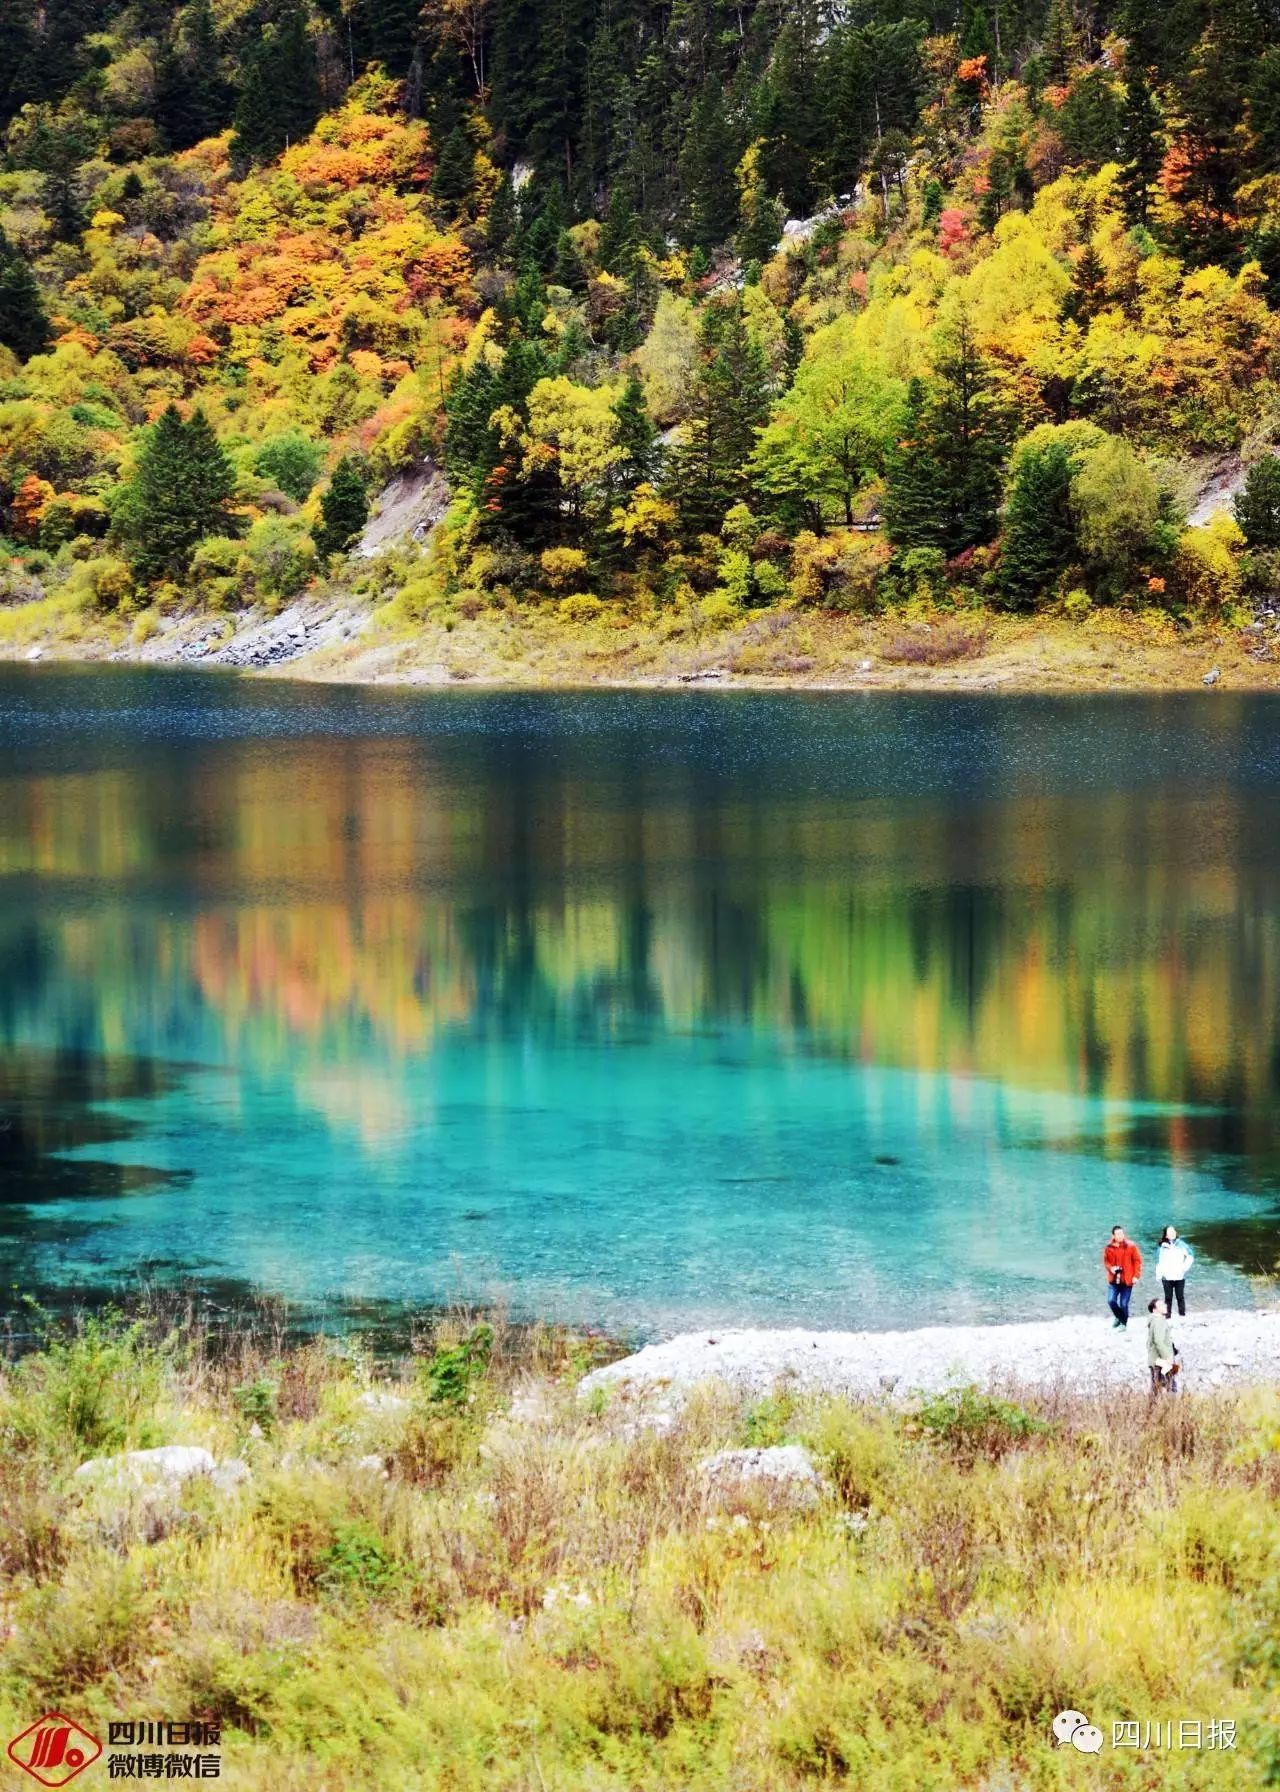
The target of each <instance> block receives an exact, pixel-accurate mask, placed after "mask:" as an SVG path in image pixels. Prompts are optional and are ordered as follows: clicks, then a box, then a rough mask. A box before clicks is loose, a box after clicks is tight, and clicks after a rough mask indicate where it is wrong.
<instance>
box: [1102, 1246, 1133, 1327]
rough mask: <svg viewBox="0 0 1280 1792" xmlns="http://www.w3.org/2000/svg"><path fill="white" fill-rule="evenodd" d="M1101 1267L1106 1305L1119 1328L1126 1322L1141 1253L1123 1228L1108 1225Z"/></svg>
mask: <svg viewBox="0 0 1280 1792" xmlns="http://www.w3.org/2000/svg"><path fill="white" fill-rule="evenodd" d="M1102 1267H1103V1269H1104V1270H1105V1271H1106V1276H1107V1305H1108V1306H1109V1307H1110V1308H1111V1319H1112V1323H1113V1325H1118V1326H1120V1327H1121V1328H1123V1327H1124V1326H1126V1325H1128V1323H1129V1302H1130V1301H1131V1300H1132V1299H1133V1285H1134V1283H1135V1282H1136V1281H1137V1280H1138V1277H1139V1276H1140V1275H1141V1274H1142V1252H1141V1251H1140V1250H1139V1249H1138V1247H1137V1245H1136V1244H1134V1242H1133V1240H1132V1239H1131V1238H1126V1237H1125V1235H1124V1227H1123V1226H1112V1228H1111V1237H1110V1239H1109V1240H1108V1242H1107V1244H1106V1247H1105V1249H1104V1250H1103V1253H1102Z"/></svg>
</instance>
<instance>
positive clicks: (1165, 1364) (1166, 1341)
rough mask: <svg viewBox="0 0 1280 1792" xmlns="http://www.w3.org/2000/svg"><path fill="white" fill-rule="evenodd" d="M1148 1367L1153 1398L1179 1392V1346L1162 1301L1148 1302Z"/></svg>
mask: <svg viewBox="0 0 1280 1792" xmlns="http://www.w3.org/2000/svg"><path fill="white" fill-rule="evenodd" d="M1147 1367H1148V1368H1149V1369H1150V1371H1151V1398H1152V1399H1153V1400H1154V1399H1155V1397H1156V1395H1157V1394H1176V1393H1177V1391H1178V1346H1177V1345H1176V1344H1175V1343H1174V1341H1173V1333H1172V1332H1171V1331H1170V1330H1169V1313H1168V1309H1167V1308H1166V1307H1164V1306H1163V1305H1162V1304H1161V1302H1160V1301H1158V1300H1152V1301H1148V1302H1147Z"/></svg>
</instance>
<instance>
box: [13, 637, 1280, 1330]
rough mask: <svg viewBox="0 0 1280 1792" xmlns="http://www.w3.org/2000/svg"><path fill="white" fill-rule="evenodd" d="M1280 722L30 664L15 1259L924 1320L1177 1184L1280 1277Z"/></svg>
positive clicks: (577, 1314)
mask: <svg viewBox="0 0 1280 1792" xmlns="http://www.w3.org/2000/svg"><path fill="white" fill-rule="evenodd" d="M1278 719H1280V707H1278V706H1277V702H1276V701H1273V700H1267V699H1245V698H1237V697H1233V696H1231V695H1229V694H1226V693H1221V692H1214V693H1206V694H1204V695H1203V696H1201V695H1199V694H1197V695H1194V696H1172V697H1152V698H1140V699H1133V698H1128V697H1105V698H1099V699H1065V700H1051V699H1040V698H997V699H987V698H967V697H943V696H934V697H925V696H919V697H917V696H872V695H865V694H851V695H847V696H846V695H838V696H836V695H833V696H816V695H815V696H806V695H781V694H780V695H756V694H713V693H706V694H697V693H689V692H678V693H653V694H648V693H645V694H635V693H590V694H586V693H583V694H521V695H512V694H498V693H472V692H466V691H447V692H442V693H438V694H437V693H430V694H427V693H405V692H389V691H374V690H359V689H339V688H331V689H326V688H323V687H307V686H301V685H289V684H285V683H276V682H271V683H266V682H237V681H234V680H232V679H230V678H223V677H220V676H217V675H208V674H206V675H195V674H192V675H188V674H185V673H172V672H170V673H156V672H143V671H137V670H126V669H73V670H62V669H59V668H54V667H22V668H12V669H8V670H4V669H0V1180H2V1187H0V1195H2V1197H3V1200H2V1201H0V1279H2V1280H3V1283H4V1286H5V1288H6V1290H11V1289H12V1288H13V1287H14V1286H16V1287H20V1288H22V1289H24V1290H27V1291H30V1292H33V1293H35V1294H38V1295H39V1296H40V1297H41V1298H43V1299H45V1300H48V1301H54V1302H59V1301H64V1300H66V1299H67V1298H68V1297H76V1298H83V1297H91V1296H93V1295H95V1294H97V1295H101V1294H103V1293H104V1292H105V1291H107V1290H110V1289H113V1288H126V1289H127V1288H130V1287H132V1286H135V1285H136V1284H137V1283H138V1282H139V1280H146V1281H150V1282H162V1283H163V1282H167V1281H180V1280H183V1279H184V1278H189V1279H193V1280H194V1281H195V1282H196V1283H197V1284H198V1285H201V1286H203V1287H206V1288H208V1289H210V1290H213V1291H215V1293H216V1296H217V1298H218V1299H219V1300H230V1299H232V1298H233V1296H234V1295H235V1294H236V1292H237V1291H240V1290H243V1289H261V1290H266V1291H270V1292H272V1293H280V1294H284V1295H286V1296H288V1297H290V1298H291V1299H293V1300H296V1301H298V1302H300V1303H302V1304H303V1306H304V1307H306V1308H308V1309H311V1310H320V1309H327V1310H329V1311H331V1312H340V1311H342V1310H343V1309H344V1307H346V1306H350V1305H351V1304H352V1303H359V1302H375V1303H376V1302H387V1303H391V1304H392V1305H393V1306H394V1305H395V1304H397V1303H411V1304H414V1305H429V1304H434V1303H437V1302H440V1301H442V1300H454V1299H478V1300H488V1299H494V1298H498V1299H503V1300H505V1301H506V1302H507V1303H508V1304H509V1305H510V1306H511V1307H512V1308H513V1309H514V1310H515V1311H516V1312H518V1313H525V1314H546V1315H556V1316H561V1317H565V1318H569V1319H573V1320H577V1321H586V1322H593V1323H597V1324H601V1325H604V1326H608V1327H612V1328H620V1329H624V1330H627V1331H630V1332H633V1333H640V1334H643V1333H652V1332H655V1331H661V1330H666V1329H670V1328H673V1327H679V1326H685V1325H689V1324H710V1323H725V1322H727V1321H731V1320H732V1321H760V1322H768V1323H773V1324H778V1323H814V1324H823V1325H840V1326H861V1325H870V1326H895V1325H907V1324H919V1323H922V1322H926V1321H959V1320H970V1319H974V1318H997V1317H1005V1318H1016V1317H1019V1316H1022V1315H1026V1314H1029V1313H1032V1312H1035V1313H1038V1314H1048V1313H1053V1312H1071V1311H1080V1310H1082V1309H1087V1308H1098V1307H1100V1306H1101V1303H1102V1302H1103V1299H1104V1291H1103V1289H1102V1286H1101V1279H1100V1271H1099V1266H1098V1254H1099V1251H1100V1248H1101V1244H1102V1242H1103V1239H1104V1237H1105V1234H1106V1232H1107V1230H1108V1228H1109V1227H1110V1225H1111V1224H1112V1223H1113V1222H1115V1221H1119V1222H1122V1223H1124V1224H1125V1225H1126V1226H1127V1227H1128V1228H1129V1229H1130V1231H1131V1232H1132V1233H1133V1234H1134V1235H1135V1236H1136V1237H1137V1238H1138V1239H1139V1241H1140V1242H1141V1243H1142V1245H1143V1247H1144V1251H1148V1250H1151V1251H1153V1245H1154V1239H1155V1237H1156V1235H1157V1233H1158V1230H1159V1228H1160V1226H1162V1225H1163V1224H1164V1223H1165V1222H1166V1221H1168V1220H1172V1221H1173V1222H1175V1223H1176V1224H1178V1225H1179V1226H1180V1227H1181V1228H1182V1229H1183V1230H1184V1231H1185V1232H1186V1233H1187V1234H1188V1235H1189V1236H1190V1237H1191V1239H1192V1241H1193V1243H1194V1244H1195V1245H1196V1246H1197V1248H1198V1252H1199V1261H1198V1266H1197V1268H1196V1271H1195V1276H1194V1286H1193V1301H1195V1302H1197V1303H1199V1304H1204V1303H1207V1302H1209V1301H1211V1300H1212V1302H1214V1303H1215V1304H1220V1303H1242V1302H1246V1301H1248V1300H1249V1299H1250V1298H1251V1289H1250V1284H1249V1282H1248V1280H1247V1278H1246V1273H1245V1272H1247V1271H1249V1270H1250V1269H1252V1268H1255V1267H1258V1266H1260V1265H1270V1264H1273V1263H1274V1262H1275V1259H1276V1257H1277V1255H1278V1254H1280V1201H1278V1192H1280V1106H1278V1104H1277V1083H1278V1082H1280V1015H1278V1011H1277V1009H1278V992H1280V732H1278V731H1277V727H1276V723H1277V720H1278ZM5 1298H6V1300H8V1301H10V1302H12V1301H13V1300H14V1299H15V1298H16V1297H15V1296H14V1295H13V1294H12V1293H11V1292H10V1293H7V1294H6V1296H5Z"/></svg>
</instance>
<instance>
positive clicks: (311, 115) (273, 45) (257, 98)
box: [231, 6, 322, 173]
mask: <svg viewBox="0 0 1280 1792" xmlns="http://www.w3.org/2000/svg"><path fill="white" fill-rule="evenodd" d="M321 104H322V99H321V93H320V75H319V71H318V69H317V67H316V53H315V49H314V47H313V45H312V42H311V38H310V35H309V33H308V31H307V21H306V16H305V14H304V13H303V12H302V11H301V9H300V8H299V7H297V6H291V7H290V8H289V9H288V10H287V11H286V12H285V13H284V14H283V16H282V18H281V20H280V22H279V24H278V25H274V26H268V27H267V29H266V30H265V31H264V32H263V33H262V36H261V37H260V38H259V39H258V41H257V43H255V44H254V45H253V47H252V48H251V49H250V51H249V53H248V55H247V57H246V58H245V70H244V81H243V83H242V85H241V88H240V97H239V99H238V101H237V103H236V111H235V135H234V137H233V138H232V139H231V162H232V166H233V167H234V168H235V169H236V170H237V171H238V172H239V173H244V172H245V170H247V169H248V168H249V167H251V166H252V165H253V164H254V163H255V162H269V161H271V160H272V159H273V157H275V156H278V155H279V154H280V152H281V150H283V149H285V148H286V147H287V146H288V145H289V144H290V143H297V142H299V141H300V140H301V139H302V138H303V137H306V136H307V135H308V134H309V133H310V131H311V130H312V128H313V127H314V125H315V122H316V119H317V118H319V116H320V110H321Z"/></svg>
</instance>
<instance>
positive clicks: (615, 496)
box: [0, 0, 1280, 629]
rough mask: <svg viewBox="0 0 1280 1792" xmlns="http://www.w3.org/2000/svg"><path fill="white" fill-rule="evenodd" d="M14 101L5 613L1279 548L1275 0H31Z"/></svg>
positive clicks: (477, 601) (770, 599)
mask: <svg viewBox="0 0 1280 1792" xmlns="http://www.w3.org/2000/svg"><path fill="white" fill-rule="evenodd" d="M0 128H2V130H3V164H2V168H3V172H0V231H2V233H3V234H2V235H0V534H2V535H3V538H4V540H3V555H4V558H3V571H0V595H2V596H3V601H4V602H5V603H6V604H8V605H11V606H12V605H17V604H31V603H33V602H35V603H42V604H44V605H45V606H46V607H47V606H49V605H52V606H54V607H55V609H56V610H57V611H58V613H59V614H61V615H64V616H67V615H74V616H91V617H97V616H102V615H125V616H129V615H134V616H137V617H138V622H137V623H136V624H135V629H137V628H140V627H145V626H146V618H147V617H148V616H153V617H154V616H156V615H164V614H165V613H172V612H173V611H175V610H178V609H181V608H183V607H184V606H197V607H200V608H201V609H207V610H213V611H218V612H224V613H226V612H233V611H235V610H237V609H240V608H243V607H244V606H246V605H249V604H253V603H257V604H265V605H267V606H271V605H275V604H278V603H280V602H281V601H282V600H284V599H286V598H289V597H291V596H293V595H295V594H297V593H298V592H300V591H302V590H304V589H306V588H308V587H309V586H315V587H316V588H318V589H324V588H325V587H326V585H329V586H333V585H338V586H341V585H342V584H343V583H344V582H347V583H350V582H351V581H352V580H358V583H359V586H360V588H361V589H363V590H366V591H371V592H372V593H373V594H374V595H376V596H380V597H385V598H387V599H389V600H391V601H392V604H393V611H392V613H393V615H394V617H395V620H396V622H397V623H398V624H399V625H401V626H403V627H406V628H412V627H413V626H415V625H416V624H417V623H418V622H419V621H420V620H422V619H424V618H427V617H434V618H437V619H439V618H442V617H444V618H450V619H452V618H459V617H470V616H476V615H478V614H479V613H480V612H481V611H482V610H484V609H486V608H490V607H494V608H501V607H502V606H508V607H509V606H511V605H513V604H526V603H527V604H537V605H541V606H544V607H546V608H548V609H549V610H550V609H551V608H552V607H554V611H555V613H556V614H558V615H559V616H561V617H563V618H564V619H565V620H566V621H568V622H579V621H583V622H585V621H586V620H588V619H600V618H607V617H608V616H609V615H610V614H613V613H616V614H618V615H619V616H637V615H643V616H646V617H648V618H650V619H655V618H656V619H659V620H661V618H663V617H664V616H670V617H672V618H675V619H677V620H678V619H688V618H693V619H694V620H695V624H696V625H697V626H706V627H713V626H716V625H717V624H725V623H728V622H731V621H732V620H733V619H735V618H739V617H742V616H744V615H745V614H747V613H748V612H750V611H751V610H753V609H762V608H768V607H771V606H776V605H781V604H787V605H792V606H812V607H814V608H817V609H825V610H845V611H872V610H876V609H881V608H884V607H885V606H897V607H899V608H903V609H909V608H910V607H911V606H916V609H917V611H919V610H920V609H921V607H922V606H923V607H924V609H926V610H929V611H934V610H938V609H948V608H957V609H964V608H977V607H982V606H987V607H991V608H996V609H1001V608H1002V609H1007V610H1015V611H1017V610H1022V611H1029V610H1035V609H1038V608H1053V609H1054V610H1055V611H1057V612H1058V613H1061V614H1065V615H1067V616H1071V617H1085V616H1087V615H1089V614H1090V612H1091V611H1092V610H1093V609H1094V608H1095V607H1097V606H1103V605H1112V606H1127V607H1130V608H1133V607H1144V608H1156V609H1159V610H1161V611H1165V612H1168V613H1169V614H1170V615H1171V616H1172V617H1173V618H1175V619H1177V620H1186V619H1191V618H1197V617H1200V618H1203V617H1204V616H1206V615H1212V616H1215V617H1218V618H1220V619H1221V620H1222V621H1223V622H1225V623H1226V624H1228V625H1242V624H1243V623H1245V622H1246V621H1247V620H1248V614H1249V610H1250V608H1251V605H1252V602H1253V601H1254V599H1256V597H1257V596H1258V595H1260V594H1265V593H1267V592H1268V591H1269V590H1270V589H1271V588H1272V586H1273V585H1275V584H1276V583H1278V582H1280V461H1276V460H1273V459H1272V457H1271V453H1270V446H1271V442H1272V438H1273V434H1274V433H1275V432H1276V431H1277V430H1278V429H1280V407H1278V404H1277V388H1276V379H1275V376H1276V371H1277V346H1278V343H1280V333H1278V330H1277V315H1276V307H1277V305H1280V4H1277V0H1174V3H1173V4H1171V5H1164V4H1158V3H1156V0H1128V3H1127V4H1110V3H1109V0H1098V3H1097V4H1088V3H1087V0H1082V3H1080V4H1073V3H1072V0H1051V3H1050V4H1048V5H1045V4H1042V3H1040V0H981V3H978V0H961V3H960V4H959V6H957V5H956V3H955V0H948V4H946V5H945V6H944V5H942V4H941V3H940V0H938V3H936V4H934V3H931V0H851V3H849V4H836V3H833V4H830V5H827V4H818V3H811V0H776V3H775V0H768V3H761V4H752V3H751V0H672V3H670V4H658V3H656V0H427V4H426V5H425V6H423V7H421V8H420V7H419V4H418V0H351V3H347V0H311V3H309V4H308V3H285V4H270V3H269V4H265V5H264V4H259V5H245V4H242V0H217V3H216V4H215V3H213V0H190V3H189V4H188V5H186V6H183V7H180V8H177V9H174V8H170V7H162V6H159V5H155V4H152V3H151V0H141V3H140V4H136V5H131V6H126V7H119V6H111V5H106V6H103V5H91V4H89V0H44V3H42V4H39V3H37V0H4V4H3V6H2V7H0ZM1227 456H1233V457H1236V456H1238V457H1241V458H1242V461H1243V464H1244V465H1245V466H1246V467H1248V468H1249V473H1248V479H1247V483H1244V484H1243V487H1242V489H1241V490H1240V491H1239V493H1238V495H1237V496H1236V498H1235V502H1234V505H1225V506H1224V507H1222V508H1221V509H1220V510H1219V511H1218V512H1217V514H1215V515H1213V516H1212V517H1210V518H1209V520H1208V521H1207V523H1205V524H1204V526H1200V527H1191V526H1189V525H1188V514H1189V511H1190V509H1191V507H1192V501H1193V497H1194V494H1195V491H1196V487H1197V480H1198V479H1200V478H1203V476H1204V474H1205V472H1206V470H1207V469H1209V468H1211V467H1213V466H1215V465H1219V464H1226V462H1225V457H1227ZM1215 457H1217V458H1216V460H1215ZM427 464H438V465H439V466H441V467H443V468H444V469H445V471H446V473H447V477H448V482H449V491H450V494H451V501H450V503H449V506H448V509H447V512H446V514H445V516H444V518H443V520H442V521H441V522H440V523H439V525H438V526H437V527H436V528H435V529H434V530H432V531H430V532H423V533H422V536H421V539H419V540H417V541H412V540H402V541H399V542H396V543H394V544H393V545H392V547H391V548H390V549H389V550H388V551H387V552H385V553H383V554H382V555H381V556H379V557H375V558H373V559H371V560H368V561H364V562H360V563H353V562H352V561H350V560H349V559H348V555H349V552H350V550H351V548H352V546H353V544H354V543H355V542H356V541H357V539H358V538H359V536H360V534H361V532H362V530H363V528H364V525H365V522H366V519H367V517H368V514H369V508H370V505H371V503H372V502H374V501H375V499H376V494H377V492H378V491H379V490H380V489H381V488H382V487H383V486H384V485H385V484H386V482H387V481H388V480H389V479H390V478H391V477H392V476H394V475H395V474H397V473H399V472H402V471H404V470H406V469H419V468H422V467H423V466H424V465H427ZM1233 464H1234V463H1233Z"/></svg>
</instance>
